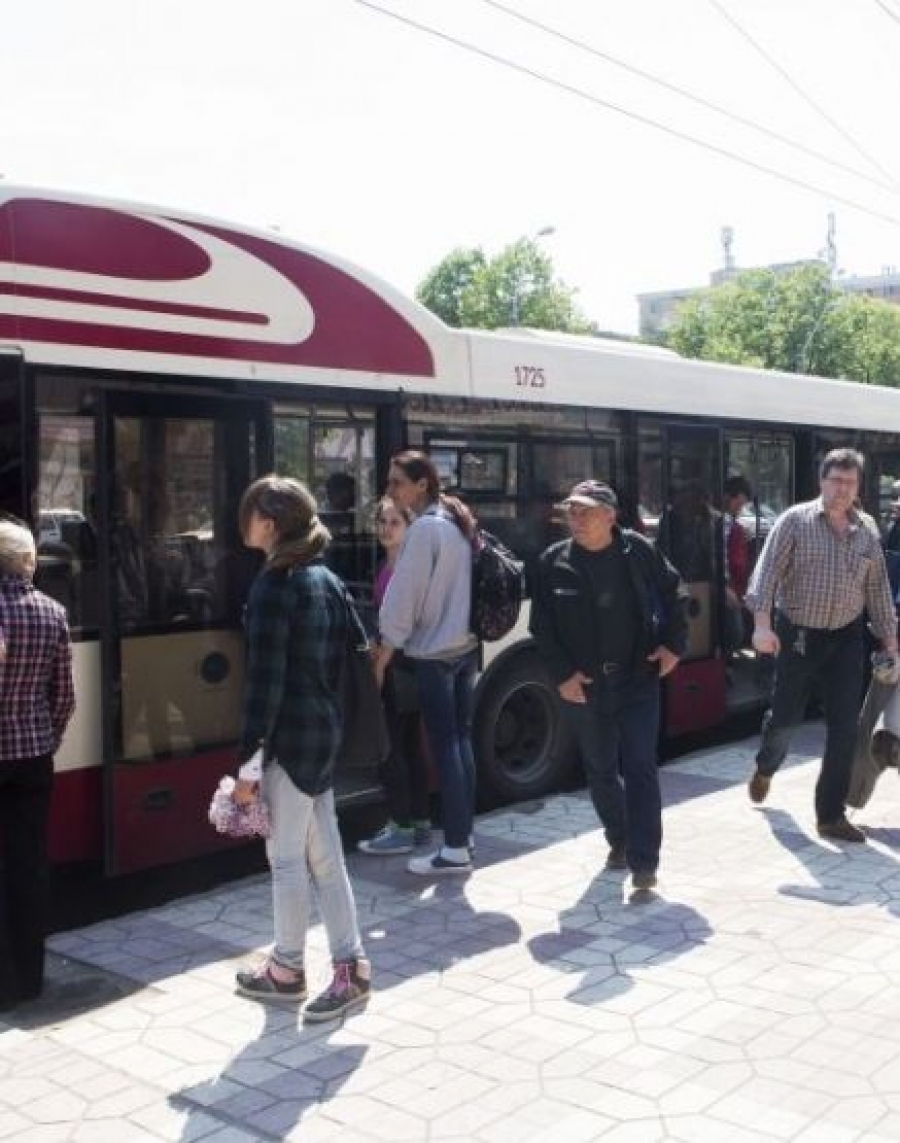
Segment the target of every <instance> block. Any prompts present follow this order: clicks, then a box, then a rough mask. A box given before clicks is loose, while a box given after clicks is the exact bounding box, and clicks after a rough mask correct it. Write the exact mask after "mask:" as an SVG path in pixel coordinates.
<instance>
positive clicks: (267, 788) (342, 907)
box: [262, 762, 365, 969]
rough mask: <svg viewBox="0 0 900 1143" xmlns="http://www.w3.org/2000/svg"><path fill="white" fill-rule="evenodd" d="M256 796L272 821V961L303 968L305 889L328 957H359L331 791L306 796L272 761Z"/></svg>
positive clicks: (353, 910) (353, 905)
mask: <svg viewBox="0 0 900 1143" xmlns="http://www.w3.org/2000/svg"><path fill="white" fill-rule="evenodd" d="M262 795H263V797H264V798H265V800H266V803H267V805H268V807H269V814H270V817H271V821H272V834H271V837H269V838H268V839H267V841H266V856H267V857H268V859H269V865H270V867H271V869H272V907H273V912H274V914H275V949H274V952H273V955H274V957H275V959H276V960H277V961H278V963H279V964H282V965H284V966H285V967H286V968H293V969H302V968H303V956H304V951H305V945H306V930H307V928H308V927H309V913H310V896H311V893H310V890H311V889H312V890H313V891H314V892H315V895H316V903H317V904H318V907H319V915H320V916H321V918H322V923H323V924H324V926H325V932H326V933H327V934H328V947H329V950H330V952H331V959H332V960H333V961H335V962H337V961H350V960H356V959H357V958H358V957H361V956H364V955H365V954H364V952H363V945H362V939H361V937H360V934H359V924H358V923H357V919H356V903H355V901H354V900H353V891H352V889H351V888H350V881H349V879H348V877H347V867H346V866H345V865H344V851H343V848H342V846H341V835H340V833H339V832H338V825H337V817H336V815H335V812H334V791H333V790H326V791H325V793H324V794H318V795H317V796H316V797H314V798H312V797H310V796H309V795H308V794H304V793H303V792H302V790H300V789H298V787H297V786H295V785H294V783H293V782H292V781H291V779H290V778H289V777H288V776H287V774H286V773H285V772H284V770H282V768H281V767H280V766H279V765H278V763H277V762H273V763H271V764H270V765H269V766H267V767H266V768H265V770H264V771H263V779H262Z"/></svg>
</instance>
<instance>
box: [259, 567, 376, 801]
mask: <svg viewBox="0 0 900 1143" xmlns="http://www.w3.org/2000/svg"><path fill="white" fill-rule="evenodd" d="M351 623H352V624H354V625H355V627H357V628H359V630H358V632H357V634H356V635H353V636H351V629H350V624H351ZM245 629H246V651H247V656H246V675H245V680H244V698H243V718H242V724H241V725H242V731H241V741H240V757H241V760H242V761H244V760H246V759H247V758H249V757H250V755H251V754H253V752H254V751H255V750H257V749H258V748H259V746H260V745H263V746H264V747H265V757H266V761H267V762H268V761H271V760H272V759H275V760H277V761H278V763H279V765H280V766H281V767H282V768H283V769H284V770H285V771H286V772H287V774H288V775H289V776H290V778H291V780H292V781H293V782H294V784H295V785H296V786H297V787H298V788H299V789H300V790H302V791H303V793H304V794H309V795H310V796H314V795H316V794H321V793H323V792H324V791H325V790H327V789H328V788H329V787H330V786H331V785H332V782H333V778H334V762H335V758H336V757H337V753H338V748H339V747H340V742H341V704H340V678H341V668H342V664H343V662H344V657H345V655H346V649H347V646H348V639H349V638H351V637H352V638H354V640H355V641H356V640H360V641H362V642H365V634H364V633H363V632H362V629H361V627H359V621H358V619H357V618H356V615H355V611H353V610H352V609H351V605H350V604H349V600H348V596H347V591H346V588H345V587H344V585H343V583H342V582H341V581H340V580H339V579H338V577H337V576H336V575H335V574H334V573H333V572H331V571H329V569H328V568H327V567H326V566H325V565H324V564H323V563H321V562H320V561H315V562H313V563H311V564H307V565H304V566H301V567H296V568H293V569H289V570H287V571H274V570H272V569H266V570H263V571H262V572H261V573H260V574H259V575H258V576H257V578H256V580H255V581H254V583H253V587H252V588H251V590H250V598H249V600H248V602H247V612H246V617H245Z"/></svg>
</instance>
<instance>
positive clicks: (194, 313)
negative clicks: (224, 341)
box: [0, 281, 269, 325]
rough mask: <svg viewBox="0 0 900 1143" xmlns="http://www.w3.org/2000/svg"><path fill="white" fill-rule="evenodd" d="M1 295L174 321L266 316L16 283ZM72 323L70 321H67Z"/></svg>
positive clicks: (1, 286) (1, 285) (253, 320)
mask: <svg viewBox="0 0 900 1143" xmlns="http://www.w3.org/2000/svg"><path fill="white" fill-rule="evenodd" d="M0 294H15V295H16V296H17V297H20V298H47V299H50V300H52V301H56V302H74V303H76V304H79V305H87V306H98V305H99V306H109V307H110V308H111V309H114V308H120V309H127V310H135V311H138V312H140V313H153V314H172V315H174V316H175V317H198V318H210V319H211V320H216V321H235V322H243V323H244V325H268V324H269V318H268V317H267V316H266V315H265V314H260V313H248V312H247V311H242V310H222V309H217V308H215V307H214V306H194V305H188V304H186V303H184V302H159V301H151V300H148V299H147V298H129V297H124V296H122V295H121V294H100V293H96V292H93V291H90V290H64V289H61V288H60V287H58V286H30V285H23V284H21V283H19V282H4V281H0ZM70 320H72V319H70Z"/></svg>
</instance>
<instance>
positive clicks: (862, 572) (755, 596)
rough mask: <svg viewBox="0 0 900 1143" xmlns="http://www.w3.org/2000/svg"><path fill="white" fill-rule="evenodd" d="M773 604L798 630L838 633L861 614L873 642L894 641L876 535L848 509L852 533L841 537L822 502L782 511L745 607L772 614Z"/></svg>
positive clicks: (894, 625) (893, 623)
mask: <svg viewBox="0 0 900 1143" xmlns="http://www.w3.org/2000/svg"><path fill="white" fill-rule="evenodd" d="M773 603H774V604H775V605H776V606H777V607H778V609H779V610H780V611H782V612H783V613H784V614H785V615H786V616H787V618H788V619H789V620H790V621H791V622H792V623H795V624H796V625H797V626H798V627H813V628H817V629H825V630H828V631H836V630H838V629H839V628H841V627H846V626H847V625H848V624H849V623H852V622H853V621H854V620H855V619H858V618H859V617H860V615H862V613H863V611H867V612H868V615H869V620H870V621H871V624H872V628H873V630H874V632H875V634H876V636H877V637H878V638H879V639H881V640H882V641H884V640H889V639H893V638H895V636H896V632H897V615H896V612H895V610H894V604H893V600H892V599H891V589H890V584H889V583H888V574H887V567H886V565H885V562H884V554H883V552H882V550H881V544H880V542H879V540H878V536H877V534H876V533H875V531H874V530H873V529H872V528H871V527H869V526H867V525H866V523H865V520H864V519H863V517H862V516H861V515H860V514H859V513H858V512H852V513H851V515H850V530H849V531H848V532H847V533H846V534H845V535H843V536H839V535H838V534H837V532H835V530H834V529H833V528H832V527H831V525H830V524H829V523H828V517H827V516H826V514H825V508H824V505H823V503H822V498H821V497H819V498H818V499H816V500H810V501H808V502H807V503H805V504H796V505H795V506H794V507H793V508H788V510H787V511H786V512H784V513H782V515H781V516H779V518H778V520H777V521H776V523H775V526H774V527H773V529H772V531H771V532H770V533H769V535H768V538H767V539H766V544H765V547H764V548H763V551H762V555H761V556H760V560H759V563H758V564H757V565H756V570H755V571H754V572H753V577H752V579H751V580H750V587H749V589H748V591H747V597H746V600H745V604H746V606H747V607H748V608H749V609H750V610H751V611H771V610H772V605H773Z"/></svg>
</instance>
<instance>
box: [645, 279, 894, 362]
mask: <svg viewBox="0 0 900 1143" xmlns="http://www.w3.org/2000/svg"><path fill="white" fill-rule="evenodd" d="M667 342H668V344H669V345H670V346H671V347H672V348H673V349H676V350H677V351H678V352H679V353H682V354H684V355H685V356H688V357H697V358H701V359H703V360H707V361H727V362H731V363H733V364H740V365H754V366H758V367H760V368H763V369H781V370H784V371H786V372H789V373H817V374H819V375H820V376H822V377H844V378H848V379H850V380H853V381H864V382H871V383H877V384H881V385H900V309H897V308H896V307H894V306H891V305H888V304H887V303H885V302H880V301H876V300H874V299H872V298H866V297H859V296H855V295H850V294H845V293H844V292H843V291H842V290H840V289H839V288H838V287H837V286H835V285H834V284H833V282H832V281H831V278H830V276H829V273H828V270H827V269H826V268H825V267H824V266H801V267H799V268H798V269H796V270H793V271H791V272H789V273H780V274H779V273H776V272H775V271H773V270H748V271H746V272H745V273H743V274H739V275H738V276H737V277H736V278H735V279H734V280H733V281H731V282H728V283H727V284H726V285H724V286H719V287H716V288H713V289H710V290H704V291H702V293H700V294H698V295H696V296H695V297H693V298H691V299H689V300H688V301H687V302H686V303H684V304H683V305H682V306H681V307H680V309H679V312H678V316H677V317H676V320H675V322H674V324H673V325H672V327H671V329H670V330H669V334H668V338H667Z"/></svg>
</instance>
